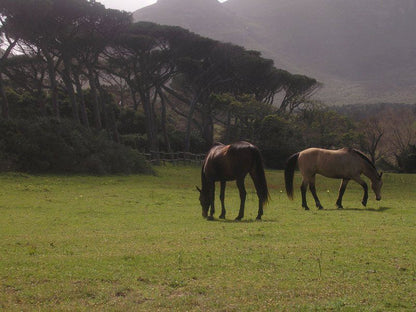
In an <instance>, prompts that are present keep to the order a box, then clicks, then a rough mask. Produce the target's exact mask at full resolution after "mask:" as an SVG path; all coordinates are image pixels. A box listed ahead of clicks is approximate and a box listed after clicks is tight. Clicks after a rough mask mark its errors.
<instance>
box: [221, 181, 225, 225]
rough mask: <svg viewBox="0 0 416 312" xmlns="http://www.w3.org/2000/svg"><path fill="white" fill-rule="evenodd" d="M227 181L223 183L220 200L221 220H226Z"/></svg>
mask: <svg viewBox="0 0 416 312" xmlns="http://www.w3.org/2000/svg"><path fill="white" fill-rule="evenodd" d="M225 184H226V182H225V181H221V191H220V200H221V215H220V219H225V204H224V201H225Z"/></svg>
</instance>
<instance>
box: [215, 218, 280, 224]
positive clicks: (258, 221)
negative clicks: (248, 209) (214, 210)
mask: <svg viewBox="0 0 416 312" xmlns="http://www.w3.org/2000/svg"><path fill="white" fill-rule="evenodd" d="M207 221H208V222H223V223H276V222H278V220H276V219H266V220H256V219H243V220H234V219H218V218H214V219H213V220H207Z"/></svg>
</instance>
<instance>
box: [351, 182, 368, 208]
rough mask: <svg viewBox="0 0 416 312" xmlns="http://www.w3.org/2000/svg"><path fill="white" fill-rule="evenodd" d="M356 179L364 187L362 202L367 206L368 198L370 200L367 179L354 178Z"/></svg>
mask: <svg viewBox="0 0 416 312" xmlns="http://www.w3.org/2000/svg"><path fill="white" fill-rule="evenodd" d="M354 181H356V182H357V183H358V184H360V185H361V186H362V187H363V190H364V196H363V200H362V201H361V203H362V204H363V206H364V207H365V206H367V200H368V186H367V183H365V181H364V180H363V179H361V177H357V178H354Z"/></svg>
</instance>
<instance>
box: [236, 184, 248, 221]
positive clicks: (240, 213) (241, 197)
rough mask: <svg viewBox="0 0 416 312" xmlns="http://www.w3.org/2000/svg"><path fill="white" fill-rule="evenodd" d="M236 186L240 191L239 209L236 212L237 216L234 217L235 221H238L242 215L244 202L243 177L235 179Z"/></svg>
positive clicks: (245, 193)
mask: <svg viewBox="0 0 416 312" xmlns="http://www.w3.org/2000/svg"><path fill="white" fill-rule="evenodd" d="M237 187H238V191H239V192H240V211H239V213H238V216H237V218H235V219H236V220H237V221H240V220H241V219H242V218H243V217H244V205H245V203H246V195H247V192H246V188H245V186H244V178H243V179H238V180H237Z"/></svg>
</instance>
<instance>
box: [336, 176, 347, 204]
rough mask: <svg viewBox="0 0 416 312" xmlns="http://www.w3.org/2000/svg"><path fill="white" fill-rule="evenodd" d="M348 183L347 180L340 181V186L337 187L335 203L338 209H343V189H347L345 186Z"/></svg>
mask: <svg viewBox="0 0 416 312" xmlns="http://www.w3.org/2000/svg"><path fill="white" fill-rule="evenodd" d="M349 181H350V180H349V179H342V182H341V185H340V187H339V192H338V199H337V203H336V205H337V207H338V209H342V208H344V207H342V196H344V193H345V189H346V188H347V184H348V182H349Z"/></svg>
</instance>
